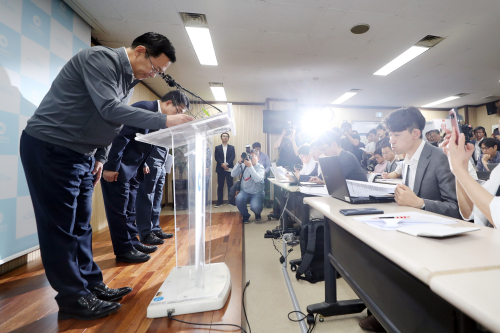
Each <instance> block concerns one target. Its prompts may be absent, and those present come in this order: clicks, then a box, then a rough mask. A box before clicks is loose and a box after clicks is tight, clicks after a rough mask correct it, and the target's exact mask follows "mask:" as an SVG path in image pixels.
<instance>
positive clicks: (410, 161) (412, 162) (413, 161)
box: [394, 140, 425, 191]
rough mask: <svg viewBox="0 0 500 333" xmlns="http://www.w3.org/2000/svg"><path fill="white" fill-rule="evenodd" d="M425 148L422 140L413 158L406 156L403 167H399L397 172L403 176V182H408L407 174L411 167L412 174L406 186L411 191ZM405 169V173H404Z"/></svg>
mask: <svg viewBox="0 0 500 333" xmlns="http://www.w3.org/2000/svg"><path fill="white" fill-rule="evenodd" d="M424 146H425V141H424V140H422V142H421V143H420V145H419V146H418V148H417V150H416V151H415V153H414V154H413V156H412V157H410V156H409V155H408V154H406V157H405V160H404V165H403V167H402V166H401V165H398V167H397V168H396V170H395V171H394V172H396V173H397V174H398V175H401V174H402V175H403V182H404V181H406V173H407V170H408V166H410V174H409V175H408V184H406V185H407V186H408V187H409V188H411V190H412V191H413V186H414V185H415V175H416V174H417V166H418V160H419V159H420V155H421V154H422V149H424ZM403 168H404V172H403Z"/></svg>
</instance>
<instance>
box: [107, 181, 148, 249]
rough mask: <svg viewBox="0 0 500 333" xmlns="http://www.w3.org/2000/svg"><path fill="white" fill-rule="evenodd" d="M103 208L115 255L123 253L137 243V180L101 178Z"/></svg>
mask: <svg viewBox="0 0 500 333" xmlns="http://www.w3.org/2000/svg"><path fill="white" fill-rule="evenodd" d="M101 188H102V196H103V199H104V209H105V210H106V217H107V219H108V226H109V234H110V235H111V242H112V243H113V250H114V253H115V255H117V256H118V255H123V254H125V253H127V252H130V251H132V250H133V249H134V244H138V243H139V239H137V235H138V231H137V227H136V225H135V218H136V216H135V215H136V214H135V203H136V202H135V201H136V196H137V189H138V188H139V182H138V181H137V180H136V179H135V178H132V179H130V180H129V181H128V182H126V183H122V182H120V181H114V182H107V181H106V180H104V178H103V179H101Z"/></svg>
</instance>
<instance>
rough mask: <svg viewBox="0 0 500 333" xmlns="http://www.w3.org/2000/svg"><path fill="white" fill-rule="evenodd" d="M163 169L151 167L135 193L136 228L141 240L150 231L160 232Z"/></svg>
mask: <svg viewBox="0 0 500 333" xmlns="http://www.w3.org/2000/svg"><path fill="white" fill-rule="evenodd" d="M166 175H167V172H166V171H165V167H164V166H161V167H157V166H153V167H151V168H150V172H149V173H148V174H147V175H144V181H142V182H140V184H139V190H138V191H137V204H136V208H137V219H136V220H137V228H138V229H139V236H140V237H141V240H143V239H144V238H146V237H147V236H148V235H149V233H150V232H151V231H161V228H160V213H161V200H162V198H163V186H164V185H165V176H166Z"/></svg>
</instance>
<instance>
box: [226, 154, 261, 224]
mask: <svg viewBox="0 0 500 333" xmlns="http://www.w3.org/2000/svg"><path fill="white" fill-rule="evenodd" d="M265 173H266V170H265V169H264V166H262V164H260V163H258V157H257V154H256V152H255V151H254V150H253V149H249V148H247V152H244V153H243V154H241V156H240V159H239V160H238V164H237V165H236V166H235V167H234V168H233V171H231V176H232V177H237V176H239V175H242V176H240V179H241V183H240V184H241V185H240V192H239V193H238V195H237V196H236V207H238V210H239V211H240V213H241V215H242V216H243V223H248V222H249V221H248V219H249V218H250V214H249V213H248V209H247V202H248V201H250V210H251V211H253V212H254V213H255V220H256V221H260V220H261V219H262V218H261V216H260V213H261V212H262V209H263V202H264V179H265Z"/></svg>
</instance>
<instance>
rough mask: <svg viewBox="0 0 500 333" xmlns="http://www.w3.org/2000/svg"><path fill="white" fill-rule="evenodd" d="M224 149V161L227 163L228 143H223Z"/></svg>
mask: <svg viewBox="0 0 500 333" xmlns="http://www.w3.org/2000/svg"><path fill="white" fill-rule="evenodd" d="M222 150H223V151H224V163H227V162H226V154H227V145H222Z"/></svg>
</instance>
